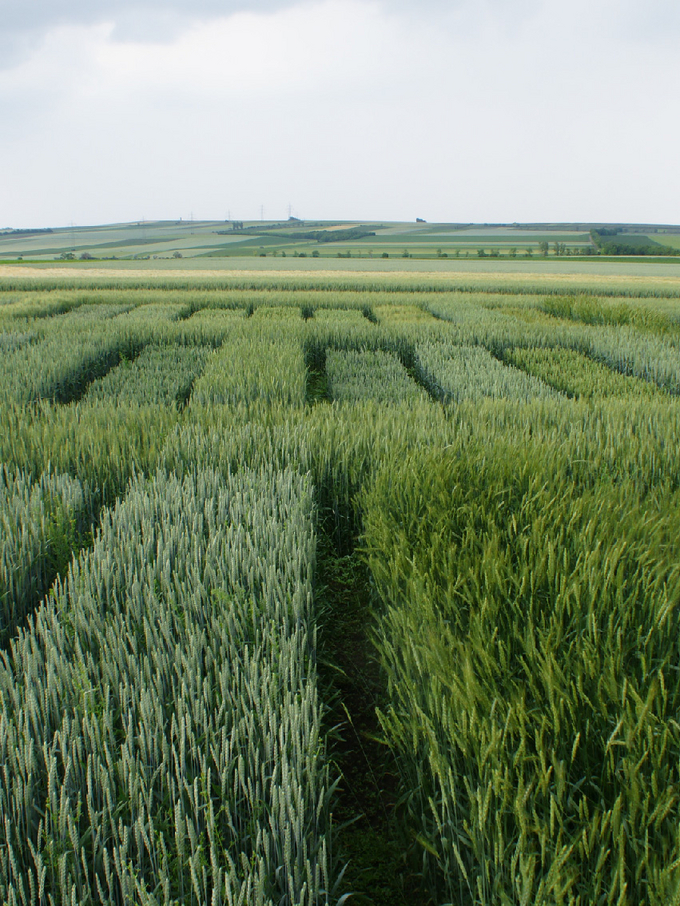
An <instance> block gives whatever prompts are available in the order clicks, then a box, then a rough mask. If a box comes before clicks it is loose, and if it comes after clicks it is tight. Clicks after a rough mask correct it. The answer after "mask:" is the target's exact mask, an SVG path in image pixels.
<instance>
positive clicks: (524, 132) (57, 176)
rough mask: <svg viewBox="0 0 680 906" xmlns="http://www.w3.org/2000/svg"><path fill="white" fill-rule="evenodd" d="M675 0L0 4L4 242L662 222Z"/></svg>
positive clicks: (671, 202)
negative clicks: (61, 236)
mask: <svg viewBox="0 0 680 906" xmlns="http://www.w3.org/2000/svg"><path fill="white" fill-rule="evenodd" d="M679 99H680V3H679V2H678V0H646V2H645V3H640V2H638V0H635V2H633V0H598V2H597V3H593V2H592V0H588V2H586V0H570V2H568V3H560V2H557V0H304V2H300V3H298V2H287V0H191V3H189V2H187V0H30V2H29V0H0V227H5V226H12V227H32V226H48V225H49V226H61V225H66V224H68V223H71V222H73V223H75V224H77V225H85V224H95V223H107V222H114V221H130V220H140V219H147V220H152V219H178V218H179V217H185V218H187V217H190V216H191V215H192V214H193V216H194V218H195V219H197V220H199V219H224V218H226V217H227V214H228V213H230V214H231V216H232V218H238V219H259V217H260V213H261V207H262V206H263V207H264V217H265V218H277V219H283V218H285V217H287V216H288V206H289V204H290V205H291V206H292V212H293V214H295V215H296V216H298V217H301V218H306V219H312V218H314V219H317V218H319V219H335V218H338V219H345V220H349V219H354V218H357V219H364V220H365V219H376V220H381V219H390V220H412V219H414V218H415V217H423V218H426V219H427V220H430V221H463V222H466V221H475V222H511V221H555V220H559V221H641V222H670V223H678V222H680V173H679V172H678V171H679V167H678V162H677V161H678V147H679V145H680V141H679V140H680V100H679Z"/></svg>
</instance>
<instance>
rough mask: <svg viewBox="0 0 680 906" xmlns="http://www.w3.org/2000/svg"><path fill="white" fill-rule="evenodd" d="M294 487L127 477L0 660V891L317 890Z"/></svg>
mask: <svg viewBox="0 0 680 906" xmlns="http://www.w3.org/2000/svg"><path fill="white" fill-rule="evenodd" d="M313 563H314V526H313V504H312V497H311V491H310V488H309V486H308V485H307V483H306V482H305V481H304V480H302V479H299V478H297V477H296V476H295V475H294V474H292V473H290V472H286V473H274V472H269V473H266V474H262V473H257V474H256V473H252V472H249V471H247V470H246V471H243V472H242V473H241V474H239V475H238V476H229V477H226V478H225V477H222V476H218V475H217V474H216V473H214V472H211V471H198V472H196V473H195V474H194V475H187V476H186V477H185V478H184V479H183V480H180V479H178V478H176V477H174V476H169V477H168V476H166V475H165V474H164V473H158V474H157V475H156V476H155V477H154V479H153V480H150V481H145V480H137V481H136V482H135V483H134V484H133V485H132V486H131V487H130V490H129V492H128V494H127V495H126V497H125V498H124V499H123V500H122V501H121V502H120V503H119V504H118V505H117V506H116V508H115V510H113V511H112V512H109V513H107V514H105V516H104V518H103V520H102V524H101V526H100V529H99V532H98V534H97V538H96V540H95V543H94V547H93V549H92V551H91V552H90V553H88V554H84V555H82V556H81V557H80V559H79V560H78V561H77V562H74V563H73V565H72V567H71V569H70V572H69V575H68V579H67V580H66V581H65V582H64V583H63V584H62V585H60V586H57V588H56V589H55V591H54V593H53V594H52V595H51V596H50V598H49V599H47V600H46V602H45V604H44V605H43V606H42V607H41V608H40V610H39V611H38V612H37V613H36V616H35V620H34V622H33V624H32V625H31V627H30V628H29V629H28V630H27V631H23V632H20V634H19V636H18V637H17V638H16V639H15V640H14V642H13V643H12V646H11V649H10V652H9V655H8V657H7V658H6V660H5V662H4V665H3V666H2V667H1V668H0V725H1V728H2V732H1V733H0V763H1V764H2V773H3V782H2V785H1V786H0V813H1V814H0V891H2V899H3V901H4V902H8V903H11V904H14V903H21V904H29V903H35V902H53V903H58V902H59V903H67V902H68V903H71V902H73V903H82V904H85V903H92V902H107V903H121V904H123V903H130V902H139V903H149V904H151V903H182V904H188V903H200V904H204V903H210V902H211V903H225V904H226V903H228V904H236V903H244V902H247V903H252V904H262V906H265V904H270V903H272V902H276V903H279V902H280V901H282V898H283V899H284V901H285V902H290V903H295V904H298V903H299V904H305V906H306V904H317V903H320V902H323V903H326V902H329V896H330V891H329V884H330V883H331V882H330V862H329V859H330V853H329V841H328V839H327V831H328V801H329V795H330V792H331V784H330V781H329V776H328V770H327V766H326V764H325V760H324V755H323V744H322V738H321V728H320V717H321V711H320V703H319V701H318V694H317V689H316V676H315V669H314V645H315V639H314V628H313V614H312V610H311V607H312V596H311V582H312V570H313Z"/></svg>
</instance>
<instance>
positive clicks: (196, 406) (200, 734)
mask: <svg viewBox="0 0 680 906" xmlns="http://www.w3.org/2000/svg"><path fill="white" fill-rule="evenodd" d="M191 226H192V227H193V228H194V229H195V230H196V233H195V235H196V236H197V242H198V241H199V240H200V241H201V242H203V241H207V239H206V236H207V230H208V227H207V226H206V227H205V230H204V234H205V235H200V236H199V235H198V233H199V232H200V230H199V225H191ZM211 226H214V225H211ZM296 228H299V227H296ZM338 228H345V225H339V227H338ZM408 228H409V230H410V231H411V232H410V234H409V235H412V236H418V237H421V236H425V235H426V234H428V233H429V234H431V235H435V234H437V235H438V236H439V237H442V236H443V235H444V234H445V233H446V229H444V228H442V229H441V230H440V229H439V227H437V228H436V229H435V228H432V227H430V226H429V225H421V224H419V225H418V227H417V228H416V226H415V225H408ZM126 229H127V228H121V229H117V228H111V230H110V231H109V237H108V241H109V242H111V243H114V242H122V241H127V238H128V237H127V235H121V234H124V233H126ZM137 229H139V230H141V229H143V227H141V226H140V227H138V228H137ZM163 229H166V227H165V226H164V227H163ZM176 229H178V228H177V225H168V226H167V237H168V241H169V242H175V241H177V236H178V234H177V233H176V232H175V233H173V230H176ZM400 229H402V227H400V226H399V225H391V226H390V227H389V230H391V231H392V232H391V233H390V234H389V235H391V236H392V237H394V242H395V244H399V243H401V242H402V241H403V236H404V235H405V232H399V230H400ZM403 230H406V226H405V225H403ZM386 232H387V229H386ZM449 232H451V233H453V234H454V238H456V237H458V234H459V233H463V232H465V231H464V230H452V229H450V228H449ZM490 232H494V231H490ZM508 232H509V231H508ZM515 232H517V231H515ZM160 233H161V228H160V227H158V231H157V233H156V234H154V235H152V230H151V228H148V232H147V237H146V238H147V239H148V240H149V241H151V240H153V241H154V242H157V241H159V235H160ZM476 235H477V236H479V235H480V234H479V232H477V234H476ZM561 235H562V236H564V235H565V232H564V231H563V232H562V234H561ZM654 235H656V234H654ZM19 238H20V237H17V238H16V239H12V240H11V241H19ZM101 238H102V237H101V236H98V237H97V236H94V235H93V236H92V237H91V239H92V241H93V242H94V241H95V239H97V241H98V240H99V239H101ZM513 238H514V237H513ZM24 239H26V241H28V240H29V239H30V241H31V242H35V243H36V248H38V247H42V248H43V250H44V249H45V248H48V247H49V248H55V247H57V244H56V242H55V234H40V235H39V236H37V237H32V238H31V237H24ZM218 239H219V240H220V241H222V239H223V237H218ZM22 241H23V240H22ZM357 241H358V242H360V243H363V242H365V241H367V240H366V239H362V240H357ZM414 241H415V240H414ZM427 241H429V235H428V239H427ZM442 241H443V239H442ZM559 241H564V240H563V239H560V240H559ZM390 242H392V240H390ZM42 243H44V244H45V245H42V246H41V244H42ZM48 243H52V245H51V246H48V245H47V244H48ZM0 247H2V246H1V242H0ZM110 247H112V246H109V248H110ZM197 247H198V246H197ZM118 248H119V249H120V248H123V246H118ZM323 251H324V252H325V249H324V250H323ZM463 263H464V261H462V262H460V264H459V261H458V260H456V261H455V262H451V261H450V260H444V261H442V260H430V261H422V260H421V261H418V260H414V259H403V260H402V259H389V260H385V259H372V260H371V259H359V260H355V259H352V260H349V261H348V260H346V259H337V258H328V259H325V260H324V259H321V260H317V259H312V258H306V259H300V258H299V257H298V258H293V257H288V256H287V257H286V258H285V259H283V258H281V257H277V258H273V257H267V258H259V257H257V258H241V259H239V258H236V257H234V258H215V259H210V260H209V261H207V259H205V258H203V259H200V258H198V257H193V258H189V257H185V258H182V259H174V260H170V261H162V262H159V261H158V260H156V261H154V259H153V258H150V259H149V260H143V261H140V260H137V261H135V260H132V259H131V260H128V261H125V262H121V261H108V262H104V261H94V262H93V261H63V262H59V263H56V262H53V261H48V260H45V262H44V263H43V264H42V265H41V264H39V263H33V262H32V263H30V264H27V263H22V264H20V265H13V266H10V265H5V266H0V352H1V353H2V355H0V427H1V430H0V525H2V533H0V646H1V653H2V657H1V658H0V722H1V725H2V732H1V733H0V764H1V765H2V783H1V784H0V901H2V903H11V904H22V906H24V904H25V906H29V904H31V906H33V904H54V906H57V904H59V906H61V904H64V906H66V904H67V903H68V904H71V903H75V904H78V906H86V904H87V906H89V904H93V903H111V904H120V906H123V904H130V903H136V904H143V906H156V904H173V906H179V904H182V906H184V904H196V906H199V904H200V906H203V904H206V903H212V904H224V906H227V904H228V906H234V904H241V906H245V904H247V906H345V904H348V903H356V904H357V906H448V904H455V906H468V904H473V906H497V904H505V906H515V904H516V906H520V904H529V903H531V904H540V906H553V904H557V903H563V904H565V906H591V904H595V903H602V904H606V903H615V904H619V906H662V904H667V903H672V902H678V897H679V896H680V869H679V868H678V866H679V865H680V837H679V835H678V827H679V826H680V824H679V821H680V669H679V668H680V663H679V655H678V638H679V637H680V570H679V568H678V562H679V555H680V550H678V543H679V542H678V539H679V538H680V479H679V476H680V272H677V271H676V270H675V266H674V265H673V264H672V263H666V264H661V265H657V264H656V263H652V262H646V263H638V262H636V263H633V262H625V263H624V262H616V263H613V264H609V263H608V262H603V261H597V262H592V263H591V262H590V261H588V262H585V261H584V262H576V261H570V260H569V259H568V258H566V259H565V258H559V259H557V258H555V259H548V260H532V261H527V262H524V261H520V260H519V259H517V260H516V261H513V262H510V261H509V260H507V261H504V260H499V259H495V260H493V261H492V262H484V261H475V262H472V261H471V262H470V268H469V269H468V270H466V269H464V267H463ZM206 264H207V265H208V268H209V269H206ZM473 264H474V267H473V266H472V265H473ZM364 265H365V267H364ZM522 268H526V270H523V269H522ZM676 274H677V276H675V275H676ZM350 895H351V896H350Z"/></svg>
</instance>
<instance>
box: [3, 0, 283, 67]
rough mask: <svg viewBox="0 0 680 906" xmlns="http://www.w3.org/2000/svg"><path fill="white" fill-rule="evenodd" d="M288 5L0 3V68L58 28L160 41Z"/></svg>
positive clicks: (245, 0) (207, 0) (143, 0)
mask: <svg viewBox="0 0 680 906" xmlns="http://www.w3.org/2000/svg"><path fill="white" fill-rule="evenodd" d="M292 3H293V0H191V3H190V4H189V3H188V2H187V0H30V2H29V0H0V22H1V23H2V25H1V26H0V68H7V67H8V66H12V65H14V64H15V63H16V62H18V61H19V60H20V59H21V58H23V57H24V56H26V55H28V54H29V53H30V52H31V51H32V50H33V49H34V47H35V44H36V41H39V40H40V38H41V37H42V36H43V35H44V34H45V33H47V32H48V31H49V30H50V29H53V28H57V27H59V26H73V25H97V24H100V23H103V22H113V23H114V25H115V33H114V34H115V37H118V38H121V39H128V40H145V41H164V40H168V39H170V38H172V37H173V36H174V35H176V34H177V33H178V32H179V31H181V30H182V29H183V28H184V27H186V26H187V24H188V23H190V22H192V21H197V20H198V21H200V20H205V19H210V18H214V17H217V16H225V15H230V14H231V13H235V12H242V11H245V10H247V11H250V12H268V11H272V10H276V9H281V8H285V7H286V6H291V5H292Z"/></svg>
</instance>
